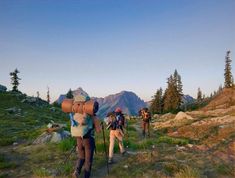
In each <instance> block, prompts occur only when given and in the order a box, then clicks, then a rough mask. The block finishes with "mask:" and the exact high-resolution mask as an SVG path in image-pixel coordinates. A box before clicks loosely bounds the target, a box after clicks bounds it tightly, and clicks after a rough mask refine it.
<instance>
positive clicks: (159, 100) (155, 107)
mask: <svg viewBox="0 0 235 178" xmlns="http://www.w3.org/2000/svg"><path fill="white" fill-rule="evenodd" d="M150 111H151V112H152V113H158V114H161V113H162V111H163V96H162V88H160V89H158V90H157V92H156V94H155V95H154V98H153V100H152V103H151V106H150Z"/></svg>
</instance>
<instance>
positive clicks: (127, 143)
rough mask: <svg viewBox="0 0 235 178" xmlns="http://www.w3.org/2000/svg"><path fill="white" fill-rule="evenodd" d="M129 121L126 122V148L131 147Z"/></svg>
mask: <svg viewBox="0 0 235 178" xmlns="http://www.w3.org/2000/svg"><path fill="white" fill-rule="evenodd" d="M128 125H129V124H128V121H127V120H126V136H127V141H126V148H128V146H129V133H128Z"/></svg>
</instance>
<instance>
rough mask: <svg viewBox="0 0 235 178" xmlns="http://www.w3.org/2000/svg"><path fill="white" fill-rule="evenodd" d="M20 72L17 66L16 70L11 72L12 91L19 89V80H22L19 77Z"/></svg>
mask: <svg viewBox="0 0 235 178" xmlns="http://www.w3.org/2000/svg"><path fill="white" fill-rule="evenodd" d="M18 73H20V71H18V69H17V68H16V69H15V70H14V72H11V73H10V76H11V84H12V86H13V87H12V91H18V86H19V84H20V83H19V80H21V79H20V78H19V77H18Z"/></svg>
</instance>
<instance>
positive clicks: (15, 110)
mask: <svg viewBox="0 0 235 178" xmlns="http://www.w3.org/2000/svg"><path fill="white" fill-rule="evenodd" d="M5 110H6V111H7V112H8V113H9V114H16V113H18V114H19V113H21V109H20V108H17V107H12V108H8V109H5Z"/></svg>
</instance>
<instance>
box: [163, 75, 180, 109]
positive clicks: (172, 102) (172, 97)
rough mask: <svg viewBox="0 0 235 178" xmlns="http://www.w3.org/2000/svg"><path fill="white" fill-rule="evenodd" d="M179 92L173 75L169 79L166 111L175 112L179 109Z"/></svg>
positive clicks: (165, 103) (166, 93) (165, 100)
mask: <svg viewBox="0 0 235 178" xmlns="http://www.w3.org/2000/svg"><path fill="white" fill-rule="evenodd" d="M178 102H179V100H178V91H177V86H176V84H175V80H174V77H173V76H172V75H171V76H170V77H169V78H168V79H167V89H166V91H165V98H164V111H165V112H170V111H175V110H176V109H177V108H178Z"/></svg>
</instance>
